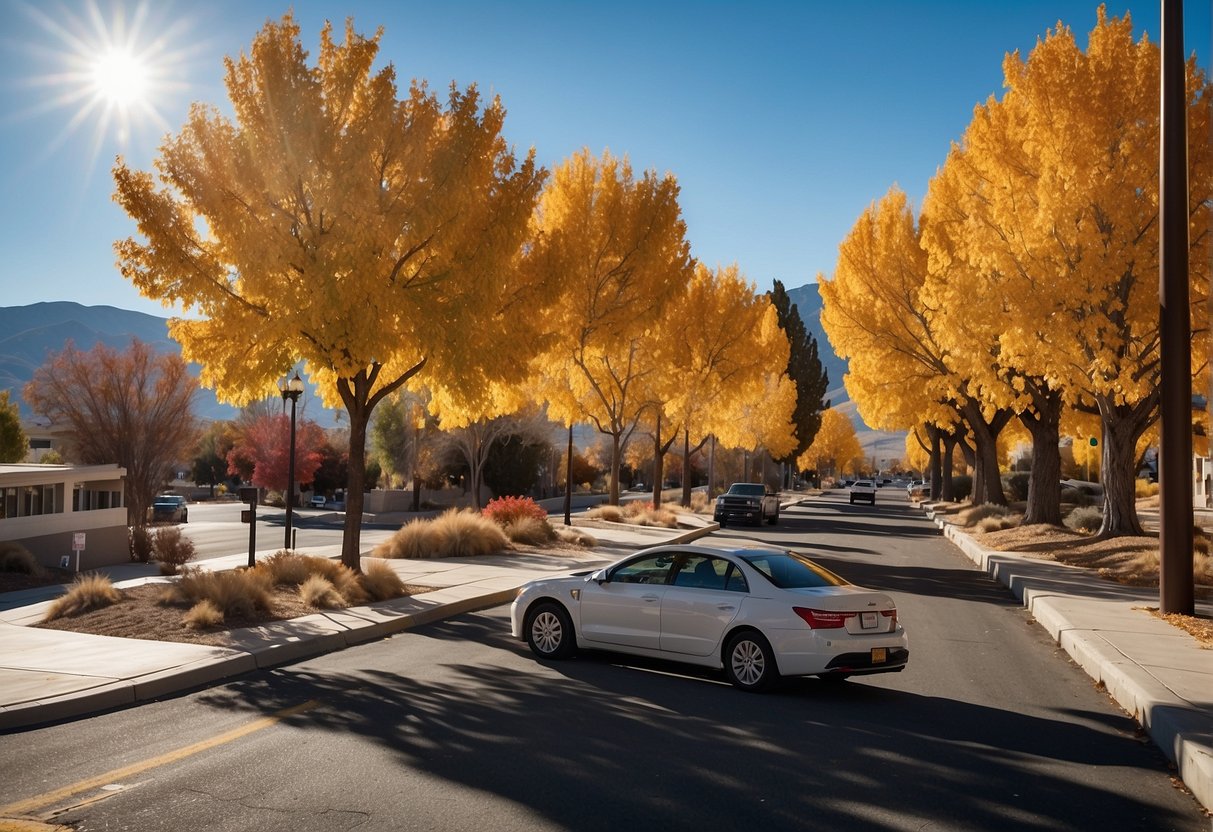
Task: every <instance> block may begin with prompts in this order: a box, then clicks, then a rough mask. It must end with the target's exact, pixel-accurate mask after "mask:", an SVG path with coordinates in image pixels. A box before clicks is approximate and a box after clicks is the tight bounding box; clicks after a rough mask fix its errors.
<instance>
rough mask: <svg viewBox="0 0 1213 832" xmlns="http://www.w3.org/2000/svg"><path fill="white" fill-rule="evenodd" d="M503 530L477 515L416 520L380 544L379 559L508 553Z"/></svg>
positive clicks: (456, 512) (455, 511)
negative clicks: (505, 551)
mask: <svg viewBox="0 0 1213 832" xmlns="http://www.w3.org/2000/svg"><path fill="white" fill-rule="evenodd" d="M509 546H510V540H509V538H508V537H506V535H505V532H504V531H502V529H501V527H500V526H498V525H497V524H496V523H494V522H493V521H492V520H490V519H488V518H487V517H484V516H483V515H481V514H478V513H477V512H475V511H471V510H463V511H460V510H458V509H451V510H450V511H447V512H446V513H444V514H442V515H439V516H438V517H436V518H434V519H433V520H412V521H410V522H409V523H408V524H406V525H405V526H404V527H403V528H401V529H400V530H399V531H397V532H396V533H395V534H393V535H392V536H391V537H390V538H388V539H387V540H385V541H384V542H383V543H380V544H379V545H378V546H376V547H375V548H374V549H373V550H371V555H372V556H373V557H377V558H411V559H421V558H461V557H477V556H481V555H492V554H496V553H498V552H502V551H504V550H506V549H508V548H509Z"/></svg>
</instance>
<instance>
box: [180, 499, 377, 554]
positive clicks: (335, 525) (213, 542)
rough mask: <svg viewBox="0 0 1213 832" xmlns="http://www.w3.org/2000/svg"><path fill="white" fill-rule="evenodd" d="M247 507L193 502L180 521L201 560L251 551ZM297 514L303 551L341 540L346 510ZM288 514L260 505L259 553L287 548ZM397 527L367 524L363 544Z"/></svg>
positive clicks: (298, 542) (297, 540)
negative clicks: (245, 516) (245, 518)
mask: <svg viewBox="0 0 1213 832" xmlns="http://www.w3.org/2000/svg"><path fill="white" fill-rule="evenodd" d="M245 508H247V506H246V505H244V504H243V503H235V502H226V501H222V502H207V503H192V504H190V507H189V522H188V523H185V524H180V528H181V531H182V533H184V534H185V535H186V536H187V537H189V538H190V540H192V541H193V543H194V546H195V548H196V549H197V551H198V554H197V559H198V560H206V559H208V558H216V557H222V556H224V555H231V554H234V553H237V552H247V551H248V547H249V527H248V525H247V524H244V523H241V522H240V512H241V511H242V510H243V509H245ZM293 515H294V519H293V522H292V526H293V527H294V529H295V545H296V546H297V547H298V548H299V550H300V551H305V552H306V551H307V550H308V549H309V548H316V547H321V546H337V545H340V544H341V536H342V529H343V525H342V524H343V523H344V522H345V515H344V514H341V513H339V512H334V511H325V510H318V509H312V508H298V509H295V510H294V512H293ZM285 518H286V510H285V509H281V508H271V507H269V506H258V507H257V532H256V540H255V543H254V545H255V547H256V551H257V552H258V554H259V555H260V554H265V555H271V554H273V553H274V552H277V551H278V550H279V549H281V548H283V544H284V543H285V542H286V526H285ZM396 528H399V527H396ZM394 530H395V529H386V528H378V527H375V526H373V525H370V524H363V527H362V536H361V541H362V544H363V547H364V548H365V547H366V546H368V545H370V544H373V543H377V542H379V541H380V540H382V539H384V538H386V537H387V536H388V535H390V534H391V532H392V531H394Z"/></svg>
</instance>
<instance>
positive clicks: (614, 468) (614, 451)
mask: <svg viewBox="0 0 1213 832" xmlns="http://www.w3.org/2000/svg"><path fill="white" fill-rule="evenodd" d="M607 502H608V503H610V504H611V505H613V506H617V505H619V434H617V433H612V434H611V484H610V488H609V489H608V491H607Z"/></svg>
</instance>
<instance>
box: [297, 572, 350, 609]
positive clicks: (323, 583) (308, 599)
mask: <svg viewBox="0 0 1213 832" xmlns="http://www.w3.org/2000/svg"><path fill="white" fill-rule="evenodd" d="M299 597H300V598H302V599H303V603H305V604H307V605H308V606H309V607H317V608H319V609H322V610H335V609H340V608H341V607H344V606H345V605H346V604H345V599H344V598H343V597H342V595H341V593H340V592H338V591H337V588H336V587H335V586H333V584H332V582H330V581H329V580H328V579H327V578H322V577H320V576H319V575H312V576H311V577H310V578H308V579H307V580H306V581H304V582H303V583H301V584H300V585H299Z"/></svg>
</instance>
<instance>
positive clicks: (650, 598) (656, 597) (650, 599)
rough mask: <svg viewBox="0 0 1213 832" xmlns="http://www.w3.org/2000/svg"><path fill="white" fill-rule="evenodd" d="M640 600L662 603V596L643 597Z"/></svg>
mask: <svg viewBox="0 0 1213 832" xmlns="http://www.w3.org/2000/svg"><path fill="white" fill-rule="evenodd" d="M640 598H641V600H642V601H660V600H661V596H660V595H641V596H640Z"/></svg>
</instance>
